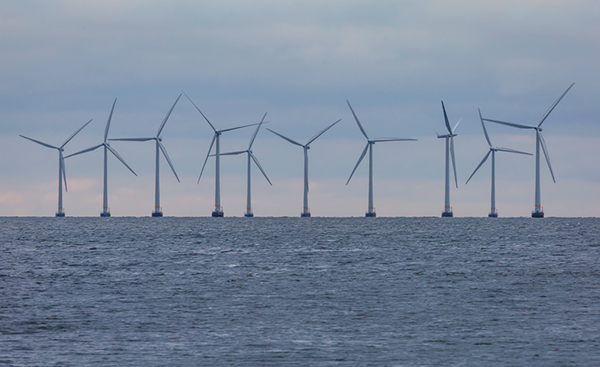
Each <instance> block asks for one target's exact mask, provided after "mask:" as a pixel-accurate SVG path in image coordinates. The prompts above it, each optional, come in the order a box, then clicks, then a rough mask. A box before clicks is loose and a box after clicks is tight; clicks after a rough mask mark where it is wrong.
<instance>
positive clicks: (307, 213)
mask: <svg viewBox="0 0 600 367" xmlns="http://www.w3.org/2000/svg"><path fill="white" fill-rule="evenodd" d="M340 121H342V120H341V119H340V120H337V121H336V122H334V123H333V124H331V125H329V126H327V127H326V128H325V129H323V130H321V131H320V132H319V133H317V134H316V135H315V136H313V137H312V138H310V139H309V140H308V143H306V144H300V143H298V142H297V141H295V140H292V139H290V138H288V137H285V136H283V135H281V134H279V133H276V132H275V131H273V130H271V129H267V130H269V131H270V132H272V133H273V134H275V135H277V136H279V137H280V138H282V139H285V140H287V141H289V142H290V143H292V144H294V145H297V146H299V147H302V148H303V149H304V207H303V209H302V213H300V216H301V217H310V210H309V209H308V150H309V149H310V144H311V143H312V142H313V141H315V140H316V139H317V138H318V137H319V136H321V135H323V134H324V133H325V131H327V130H329V129H331V128H332V127H333V125H335V124H337V123H338V122H340Z"/></svg>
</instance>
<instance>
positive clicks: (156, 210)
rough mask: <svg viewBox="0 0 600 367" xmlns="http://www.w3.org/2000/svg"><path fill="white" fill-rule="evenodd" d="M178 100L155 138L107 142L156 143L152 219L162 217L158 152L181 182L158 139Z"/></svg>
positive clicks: (123, 139)
mask: <svg viewBox="0 0 600 367" xmlns="http://www.w3.org/2000/svg"><path fill="white" fill-rule="evenodd" d="M179 98H181V94H179V97H177V99H176V100H175V103H173V106H172V107H171V109H170V110H169V112H168V113H167V116H165V118H164V120H163V121H162V123H161V124H160V127H159V128H158V132H157V133H156V136H153V137H151V138H121V139H108V140H112V141H117V140H118V141H148V140H154V141H155V142H156V174H155V184H154V211H153V212H152V216H153V217H162V216H163V212H162V210H161V207H160V170H159V162H160V160H159V158H160V154H159V151H161V152H162V154H163V156H164V157H165V159H166V160H167V163H168V164H169V166H170V167H171V170H173V174H174V175H175V178H176V179H177V182H181V181H179V177H178V176H177V172H175V168H174V167H173V163H171V159H170V158H169V154H167V149H166V148H165V146H164V145H163V144H162V138H161V137H160V134H161V133H162V130H163V128H164V127H165V124H166V123H167V120H168V119H169V116H171V112H173V109H174V108H175V105H176V104H177V102H179Z"/></svg>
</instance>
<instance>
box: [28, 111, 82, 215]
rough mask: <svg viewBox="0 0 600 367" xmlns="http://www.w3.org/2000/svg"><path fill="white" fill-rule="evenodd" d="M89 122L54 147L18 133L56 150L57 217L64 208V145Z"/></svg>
mask: <svg viewBox="0 0 600 367" xmlns="http://www.w3.org/2000/svg"><path fill="white" fill-rule="evenodd" d="M90 122H92V120H90V121H88V122H86V123H85V124H84V125H83V126H82V127H80V128H79V129H78V130H77V131H75V132H74V133H73V134H71V136H69V137H68V138H67V140H65V142H64V143H62V145H61V146H59V147H56V146H54V145H50V144H46V143H44V142H41V141H39V140H35V139H32V138H28V137H26V136H24V135H19V136H20V137H22V138H24V139H27V140H31V141H32V142H34V143H38V144H40V145H43V146H45V147H47V148H52V149H56V150H58V211H57V212H56V216H57V217H64V216H65V208H63V198H62V195H63V193H62V183H63V180H64V181H65V191H68V190H67V174H66V173H65V158H64V157H63V151H64V147H65V145H67V143H68V142H70V141H71V139H73V138H74V137H75V135H77V133H79V132H80V131H81V130H82V129H83V128H84V127H86V126H87V125H88V124H89V123H90Z"/></svg>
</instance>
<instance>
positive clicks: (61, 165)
mask: <svg viewBox="0 0 600 367" xmlns="http://www.w3.org/2000/svg"><path fill="white" fill-rule="evenodd" d="M58 154H59V156H60V167H61V171H62V178H60V179H61V180H64V181H65V191H66V192H68V191H69V190H68V189H67V173H66V170H65V158H64V157H63V154H62V152H61V151H59V152H58Z"/></svg>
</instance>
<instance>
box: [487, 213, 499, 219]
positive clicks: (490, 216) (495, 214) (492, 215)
mask: <svg viewBox="0 0 600 367" xmlns="http://www.w3.org/2000/svg"><path fill="white" fill-rule="evenodd" d="M488 218H498V213H490V214H488Z"/></svg>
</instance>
